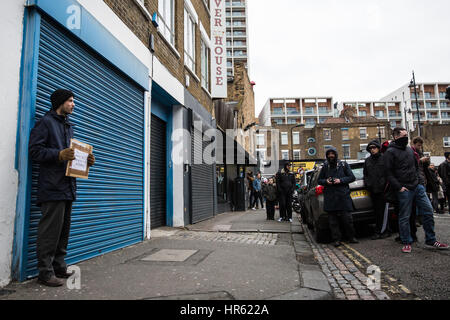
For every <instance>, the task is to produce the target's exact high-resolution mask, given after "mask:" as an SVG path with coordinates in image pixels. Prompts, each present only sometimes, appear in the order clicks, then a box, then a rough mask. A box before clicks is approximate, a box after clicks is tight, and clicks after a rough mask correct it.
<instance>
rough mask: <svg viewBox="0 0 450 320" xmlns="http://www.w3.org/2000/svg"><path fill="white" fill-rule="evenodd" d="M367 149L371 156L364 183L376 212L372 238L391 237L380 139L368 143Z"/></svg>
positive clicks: (366, 165)
mask: <svg viewBox="0 0 450 320" xmlns="http://www.w3.org/2000/svg"><path fill="white" fill-rule="evenodd" d="M367 151H368V152H369V153H370V157H369V158H367V159H366V162H365V163H364V184H365V186H366V187H367V188H368V189H369V192H370V197H371V198H372V202H373V209H374V214H375V221H376V227H375V235H374V236H373V237H372V240H378V239H383V238H386V237H389V236H390V234H391V232H390V228H389V223H388V222H389V219H388V212H387V211H386V210H387V207H386V204H387V203H386V199H385V195H384V190H385V188H386V178H385V174H384V160H383V154H382V153H381V144H380V143H379V142H378V140H374V141H372V142H370V143H369V144H368V145H367Z"/></svg>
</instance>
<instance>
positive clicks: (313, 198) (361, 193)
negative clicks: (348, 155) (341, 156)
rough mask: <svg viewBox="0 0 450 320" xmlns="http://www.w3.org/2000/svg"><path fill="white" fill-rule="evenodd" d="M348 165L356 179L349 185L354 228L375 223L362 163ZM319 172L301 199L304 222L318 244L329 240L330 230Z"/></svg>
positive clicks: (315, 173) (313, 177) (312, 178)
mask: <svg viewBox="0 0 450 320" xmlns="http://www.w3.org/2000/svg"><path fill="white" fill-rule="evenodd" d="M348 164H349V165H350V168H351V169H352V172H353V174H354V175H355V177H356V181H355V182H353V183H351V184H350V196H351V198H352V200H353V212H352V216H353V221H354V222H355V228H356V227H357V225H358V224H360V223H365V224H371V223H375V215H374V211H373V204H372V199H371V197H370V193H369V191H368V190H367V189H366V188H365V187H364V174H363V170H364V161H356V162H349V163H348ZM321 170H322V167H320V168H318V169H317V170H315V172H314V174H313V175H312V177H311V180H310V183H309V184H308V186H307V190H306V192H305V197H304V199H303V201H304V206H305V209H306V212H305V218H304V220H305V221H304V222H305V223H306V224H307V225H308V227H310V228H311V229H314V231H315V234H316V240H317V241H318V242H328V241H329V240H330V229H329V225H328V214H327V213H326V212H325V211H323V202H324V196H323V190H324V187H323V186H321V185H318V183H317V180H318V178H319V174H320V171H321ZM390 210H393V208H390Z"/></svg>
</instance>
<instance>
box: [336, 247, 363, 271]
mask: <svg viewBox="0 0 450 320" xmlns="http://www.w3.org/2000/svg"><path fill="white" fill-rule="evenodd" d="M341 251H342V252H343V253H344V254H345V255H346V256H347V257H348V258H349V259H350V260H352V262H353V263H354V264H355V265H356V266H357V267H358V268H360V269H364V267H363V265H362V264H361V262H359V261H358V259H356V258H355V257H354V256H353V255H352V254H351V253H350V252H348V251H347V250H345V249H341Z"/></svg>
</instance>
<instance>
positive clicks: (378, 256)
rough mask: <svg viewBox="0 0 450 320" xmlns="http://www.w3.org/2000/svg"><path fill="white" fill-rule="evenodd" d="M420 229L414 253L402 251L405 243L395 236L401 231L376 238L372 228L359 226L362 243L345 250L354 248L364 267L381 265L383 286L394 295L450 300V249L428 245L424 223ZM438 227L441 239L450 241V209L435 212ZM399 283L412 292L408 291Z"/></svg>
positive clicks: (407, 297) (403, 297)
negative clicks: (397, 239)
mask: <svg viewBox="0 0 450 320" xmlns="http://www.w3.org/2000/svg"><path fill="white" fill-rule="evenodd" d="M418 229H419V230H418V232H417V235H418V238H419V242H418V243H415V244H414V245H413V248H412V249H413V251H412V253H411V254H404V253H402V252H401V249H402V245H401V244H399V243H397V242H395V240H394V239H395V237H396V236H397V235H398V234H394V235H393V236H392V237H390V238H387V239H383V240H376V241H374V240H371V239H370V237H371V230H370V228H366V230H359V232H358V233H359V240H360V243H359V244H352V245H348V247H344V250H348V251H350V252H352V254H353V256H355V257H357V259H358V260H359V261H360V262H361V265H362V266H363V268H367V267H368V266H369V265H370V264H373V265H376V266H378V267H380V268H381V271H382V274H383V276H382V282H384V284H383V286H384V288H385V290H387V292H386V293H388V294H389V295H390V296H391V298H392V299H417V298H420V299H423V300H449V299H450V285H449V283H450V251H436V250H430V249H426V248H425V247H424V242H425V233H424V231H423V228H422V227H419V228H418ZM435 231H436V236H437V239H438V241H441V242H443V243H447V244H450V215H449V214H448V213H447V214H445V215H435ZM362 271H363V272H364V271H366V270H362ZM388 279H389V280H388ZM393 284H395V285H393ZM399 287H401V288H405V289H406V290H405V291H411V294H406V295H405V293H404V292H403V290H399Z"/></svg>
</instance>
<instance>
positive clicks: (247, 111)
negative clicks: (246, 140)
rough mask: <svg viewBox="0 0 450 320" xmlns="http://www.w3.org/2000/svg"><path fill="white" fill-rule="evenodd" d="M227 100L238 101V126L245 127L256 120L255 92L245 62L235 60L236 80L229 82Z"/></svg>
mask: <svg viewBox="0 0 450 320" xmlns="http://www.w3.org/2000/svg"><path fill="white" fill-rule="evenodd" d="M226 101H235V102H238V106H237V108H238V111H239V116H238V127H239V128H245V127H246V126H247V125H249V124H251V123H253V122H255V93H254V91H253V86H252V85H251V83H250V78H249V77H248V71H247V69H246V68H245V64H244V63H242V62H235V64H234V80H233V82H229V83H228V98H227V99H226Z"/></svg>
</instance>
